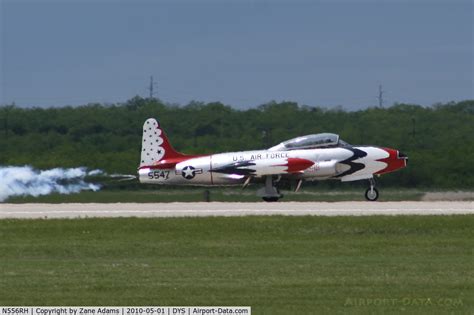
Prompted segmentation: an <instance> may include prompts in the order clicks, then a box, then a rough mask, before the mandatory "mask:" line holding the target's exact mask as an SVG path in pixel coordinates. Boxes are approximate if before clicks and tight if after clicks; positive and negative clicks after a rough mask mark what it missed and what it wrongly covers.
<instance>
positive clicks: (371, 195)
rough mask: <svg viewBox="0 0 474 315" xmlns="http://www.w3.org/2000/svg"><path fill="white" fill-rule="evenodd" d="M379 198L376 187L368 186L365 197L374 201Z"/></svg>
mask: <svg viewBox="0 0 474 315" xmlns="http://www.w3.org/2000/svg"><path fill="white" fill-rule="evenodd" d="M378 198H379V191H378V190H377V189H376V188H369V189H367V190H366V191H365V199H367V200H368V201H375V200H377V199H378Z"/></svg>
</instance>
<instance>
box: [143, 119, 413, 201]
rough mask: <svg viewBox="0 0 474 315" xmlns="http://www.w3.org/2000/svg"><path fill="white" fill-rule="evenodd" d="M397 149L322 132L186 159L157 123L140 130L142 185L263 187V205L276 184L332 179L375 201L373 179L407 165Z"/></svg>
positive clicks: (270, 198) (147, 123) (271, 198)
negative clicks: (356, 185) (361, 184)
mask: <svg viewBox="0 0 474 315" xmlns="http://www.w3.org/2000/svg"><path fill="white" fill-rule="evenodd" d="M407 160H408V158H407V156H406V155H405V154H403V153H401V152H400V151H398V150H394V149H389V148H382V147H375V146H352V145H350V144H348V143H346V142H344V141H342V140H341V139H339V136H338V135H337V134H333V133H320V134H313V135H307V136H302V137H298V138H294V139H291V140H288V141H285V142H282V143H280V144H278V145H276V146H274V147H271V148H269V149H266V150H257V151H242V152H227V153H219V154H211V155H185V154H182V153H179V152H176V150H174V149H173V147H172V146H171V144H170V143H169V141H168V138H167V137H166V135H165V133H164V132H163V129H162V128H161V127H160V124H159V123H158V122H157V121H156V119H153V118H149V119H147V120H146V121H145V124H144V125H143V139H142V151H141V163H140V166H139V169H138V178H139V180H140V182H141V183H146V184H162V185H199V186H207V185H209V186H218V185H221V186H225V185H242V186H243V187H244V188H245V187H246V186H247V185H248V184H250V183H263V184H264V187H262V188H261V189H259V190H258V191H257V195H259V196H260V197H262V198H263V200H265V201H277V200H278V199H279V198H281V197H282V195H281V194H280V192H279V190H278V185H279V183H281V182H283V181H294V182H295V183H296V189H295V191H298V190H299V189H300V187H301V184H302V183H303V182H304V181H314V180H326V179H336V180H340V181H342V182H348V181H355V180H368V181H369V188H368V189H367V190H366V192H365V198H366V199H367V200H369V201H375V200H377V198H378V197H379V192H378V191H377V189H375V181H374V175H380V174H385V173H389V172H393V171H395V170H398V169H400V168H403V167H405V166H406V165H407Z"/></svg>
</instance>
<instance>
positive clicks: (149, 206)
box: [0, 201, 474, 219]
mask: <svg viewBox="0 0 474 315" xmlns="http://www.w3.org/2000/svg"><path fill="white" fill-rule="evenodd" d="M450 214H474V202H472V201H446V202H443V201H437V202H424V201H418V202H412V201H402V202H366V201H362V202H275V203H266V202H256V203H244V202H242V203H239V202H209V203H205V202H199V203H184V202H176V203H81V204H79V203H68V204H33V203H29V204H28V203H27V204H1V203H0V219H5V218H21V219H27V218H28V219H31V218H85V217H89V218H90V217H150V218H151V217H205V216H246V215H291V216H295V215H315V216H362V215H450Z"/></svg>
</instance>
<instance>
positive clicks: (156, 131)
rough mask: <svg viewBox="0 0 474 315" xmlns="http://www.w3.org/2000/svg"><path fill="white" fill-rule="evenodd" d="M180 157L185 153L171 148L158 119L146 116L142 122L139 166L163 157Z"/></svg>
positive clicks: (155, 161)
mask: <svg viewBox="0 0 474 315" xmlns="http://www.w3.org/2000/svg"><path fill="white" fill-rule="evenodd" d="M181 157H185V155H184V154H181V153H179V152H177V151H176V150H175V149H173V147H172V146H171V144H170V143H169V141H168V138H167V137H166V135H165V133H164V131H163V130H162V129H161V127H160V124H159V123H158V121H156V119H154V118H148V119H147V120H146V121H145V123H144V124H143V138H142V154H141V159H140V167H143V166H151V165H154V164H156V163H158V162H159V161H161V160H163V159H173V158H181Z"/></svg>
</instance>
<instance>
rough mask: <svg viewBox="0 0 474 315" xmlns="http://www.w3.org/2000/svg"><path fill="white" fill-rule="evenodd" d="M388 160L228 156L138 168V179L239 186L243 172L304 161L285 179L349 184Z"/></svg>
mask: <svg viewBox="0 0 474 315" xmlns="http://www.w3.org/2000/svg"><path fill="white" fill-rule="evenodd" d="M388 156H389V154H388V153H387V151H385V150H383V149H381V148H378V147H372V146H367V147H348V148H345V147H336V148H324V149H305V150H291V151H269V150H259V151H243V152H228V153H220V154H213V155H208V156H201V157H195V158H190V159H186V160H184V161H182V162H179V163H177V164H176V166H175V167H173V168H168V169H163V168H154V167H153V166H150V167H145V168H141V169H140V170H139V179H140V182H142V183H150V184H168V185H183V184H188V185H233V184H242V183H243V182H244V181H245V179H246V178H247V177H248V176H246V175H248V174H247V173H246V172H247V171H248V172H249V174H251V176H253V177H257V178H258V177H261V176H267V175H273V174H275V175H278V174H282V173H283V174H284V173H285V172H286V171H288V170H289V167H288V165H287V164H288V161H289V159H290V160H291V159H305V160H309V161H311V162H314V164H312V165H311V166H310V167H308V168H306V169H304V170H302V171H295V172H288V173H287V174H288V176H289V177H291V178H297V179H305V180H322V179H328V178H338V179H341V180H342V181H351V180H359V179H366V178H371V177H372V176H373V174H374V173H376V172H378V171H381V170H383V169H384V168H385V167H387V163H385V162H381V161H378V160H380V159H384V158H387V157H388ZM246 164H250V165H248V166H246ZM229 165H236V168H237V169H238V171H236V172H233V171H232V169H230V170H229V169H228V168H227V169H225V168H226V167H227V166H229Z"/></svg>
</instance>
